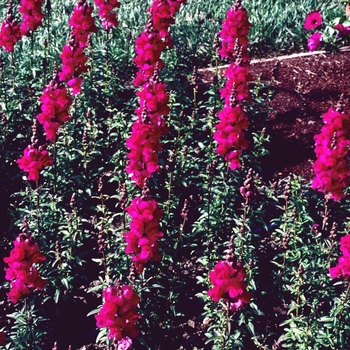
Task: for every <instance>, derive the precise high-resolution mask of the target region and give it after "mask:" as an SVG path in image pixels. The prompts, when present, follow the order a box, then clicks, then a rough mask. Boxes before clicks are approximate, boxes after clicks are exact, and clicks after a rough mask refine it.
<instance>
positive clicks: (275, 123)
mask: <svg viewBox="0 0 350 350" xmlns="http://www.w3.org/2000/svg"><path fill="white" fill-rule="evenodd" d="M225 69H226V67H221V70H220V72H221V73H222V74H223V73H224V71H225ZM251 72H252V75H253V77H254V81H257V80H260V82H261V83H262V84H263V85H264V86H265V88H266V89H268V90H270V91H271V92H272V97H271V99H270V101H269V102H268V107H269V110H270V111H269V113H268V119H267V121H266V125H264V126H266V133H267V135H269V136H270V143H269V144H267V149H268V151H269V153H270V155H269V156H268V157H267V158H266V159H265V162H264V166H266V167H267V168H269V170H270V175H271V177H277V176H282V177H284V176H287V175H289V174H290V173H294V174H296V175H298V176H301V177H303V178H305V179H306V180H310V179H311V178H312V177H313V170H312V162H313V161H314V160H315V155H314V150H313V149H314V138H313V137H314V135H315V134H317V133H319V132H320V130H321V128H322V125H323V121H322V117H321V115H322V114H323V113H325V112H326V111H327V110H328V109H329V108H330V107H335V106H336V105H337V103H338V101H339V98H340V96H341V94H343V96H344V110H345V111H350V101H349V96H350V80H349V73H350V51H349V48H348V47H346V48H343V49H342V50H341V51H340V52H338V53H326V52H324V51H320V52H314V53H303V54H294V55H291V56H281V57H275V58H269V59H262V60H252V62H251ZM199 73H200V75H201V78H202V79H203V82H205V83H210V82H211V81H212V79H213V77H214V73H213V72H212V71H211V70H201V71H200V72H199Z"/></svg>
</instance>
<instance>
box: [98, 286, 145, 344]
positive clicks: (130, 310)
mask: <svg viewBox="0 0 350 350" xmlns="http://www.w3.org/2000/svg"><path fill="white" fill-rule="evenodd" d="M103 297H104V304H103V306H102V308H101V310H100V311H99V313H98V314H97V315H95V318H96V324H97V327H101V328H102V327H108V328H109V335H108V337H109V338H112V339H113V340H115V341H122V340H123V339H125V340H127V342H129V343H130V341H129V340H130V338H136V337H137V336H138V334H139V329H138V326H137V325H136V322H137V321H138V320H139V319H140V318H141V315H140V314H138V313H137V312H136V307H137V305H138V303H139V301H140V298H139V296H138V295H137V293H136V292H135V291H133V289H132V287H131V286H127V285H122V286H121V287H120V286H115V287H107V288H106V289H105V290H104V292H103Z"/></svg>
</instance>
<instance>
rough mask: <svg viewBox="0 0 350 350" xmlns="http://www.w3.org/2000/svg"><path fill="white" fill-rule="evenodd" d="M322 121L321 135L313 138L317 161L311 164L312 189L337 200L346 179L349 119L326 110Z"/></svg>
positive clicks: (347, 172) (339, 197)
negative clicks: (312, 173) (312, 174)
mask: <svg viewBox="0 0 350 350" xmlns="http://www.w3.org/2000/svg"><path fill="white" fill-rule="evenodd" d="M323 120H324V123H325V125H324V126H323V127H322V129H321V133H320V134H318V135H315V136H314V139H315V153H316V157H317V160H316V161H315V162H314V164H313V170H314V172H315V178H314V180H313V182H312V187H313V188H315V189H318V190H319V191H321V192H324V193H329V194H330V196H331V198H333V199H334V200H340V199H341V198H343V197H344V193H343V190H344V188H345V187H346V186H347V185H348V183H349V176H350V171H349V170H348V168H347V153H348V145H349V143H350V141H349V140H348V139H347V136H348V133H349V131H350V116H349V115H347V114H345V113H343V112H339V111H337V110H334V109H333V108H330V109H329V110H328V111H327V113H325V114H324V115H323Z"/></svg>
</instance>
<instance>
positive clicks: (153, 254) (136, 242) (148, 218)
mask: <svg viewBox="0 0 350 350" xmlns="http://www.w3.org/2000/svg"><path fill="white" fill-rule="evenodd" d="M125 210H126V211H127V212H128V213H129V215H130V216H131V218H132V220H131V223H130V231H129V232H128V233H126V234H124V238H125V241H126V243H127V246H126V249H125V252H126V253H127V254H131V255H132V260H133V262H134V266H135V269H136V272H137V273H141V272H142V271H143V268H144V265H145V264H146V262H147V261H149V260H151V259H153V260H159V259H160V254H159V251H158V247H159V245H158V239H159V238H160V237H162V236H163V232H161V231H159V228H158V225H159V220H160V218H161V216H162V210H161V209H159V208H158V203H157V202H156V201H155V200H153V199H151V198H149V197H148V196H142V197H136V198H134V199H133V200H132V202H131V205H130V206H129V207H127V208H126V209H125Z"/></svg>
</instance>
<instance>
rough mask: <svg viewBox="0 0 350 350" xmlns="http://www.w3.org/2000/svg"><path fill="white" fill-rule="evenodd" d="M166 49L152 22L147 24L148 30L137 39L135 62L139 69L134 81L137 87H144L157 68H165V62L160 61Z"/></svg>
mask: <svg viewBox="0 0 350 350" xmlns="http://www.w3.org/2000/svg"><path fill="white" fill-rule="evenodd" d="M165 48H166V44H165V43H164V42H163V40H162V38H161V36H160V34H159V32H158V31H156V30H155V29H154V27H153V25H152V21H149V22H148V23H147V26H146V29H145V30H144V31H143V32H142V33H141V34H140V36H139V37H138V38H136V45H135V51H136V57H135V58H134V62H135V63H136V67H137V68H138V69H139V70H138V71H137V73H136V77H135V79H134V85H135V87H139V86H142V84H144V83H145V82H146V81H147V80H149V79H150V78H151V77H152V75H153V74H154V70H155V69H156V67H158V68H159V69H161V68H163V67H164V62H163V61H162V60H161V59H160V55H161V53H162V51H163V50H164V49H165Z"/></svg>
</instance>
